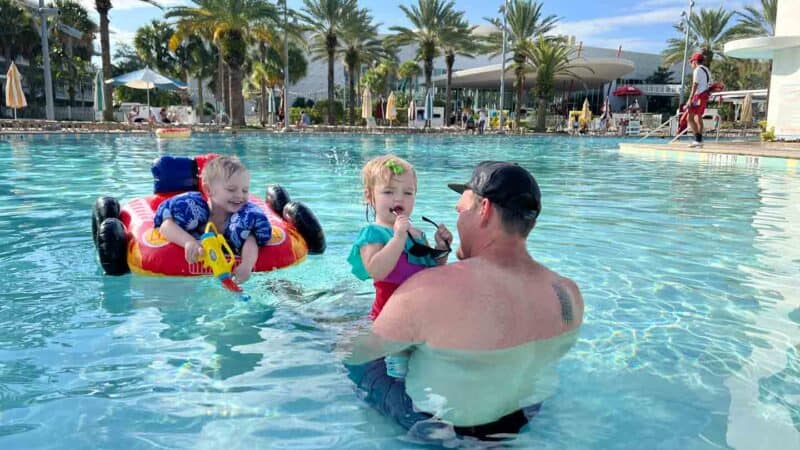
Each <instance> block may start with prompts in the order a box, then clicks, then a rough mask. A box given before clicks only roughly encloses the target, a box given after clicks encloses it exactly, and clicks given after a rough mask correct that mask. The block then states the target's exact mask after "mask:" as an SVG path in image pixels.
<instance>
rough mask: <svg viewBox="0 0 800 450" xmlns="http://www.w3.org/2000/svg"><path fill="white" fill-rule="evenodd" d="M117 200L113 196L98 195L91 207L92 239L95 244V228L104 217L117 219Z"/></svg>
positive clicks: (118, 208) (98, 227) (96, 228)
mask: <svg viewBox="0 0 800 450" xmlns="http://www.w3.org/2000/svg"><path fill="white" fill-rule="evenodd" d="M119 211H120V207H119V202H118V201H116V200H115V199H114V197H99V198H98V199H97V201H95V202H94V206H93V207H92V239H93V240H94V245H95V247H96V246H97V230H99V229H100V224H101V223H103V221H104V220H106V219H119Z"/></svg>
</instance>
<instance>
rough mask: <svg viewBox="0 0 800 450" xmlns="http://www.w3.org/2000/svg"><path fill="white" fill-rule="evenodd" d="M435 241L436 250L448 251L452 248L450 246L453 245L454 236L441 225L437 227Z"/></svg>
mask: <svg viewBox="0 0 800 450" xmlns="http://www.w3.org/2000/svg"><path fill="white" fill-rule="evenodd" d="M433 237H434V239H436V248H438V249H442V250H443V249H446V248H450V244H452V243H453V234H452V233H450V230H448V229H447V227H446V226H445V225H444V224H439V226H438V227H436V234H434V235H433Z"/></svg>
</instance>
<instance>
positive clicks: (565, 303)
mask: <svg viewBox="0 0 800 450" xmlns="http://www.w3.org/2000/svg"><path fill="white" fill-rule="evenodd" d="M553 289H554V290H555V291H556V296H557V297H558V302H559V303H560V304H561V320H562V321H563V322H564V323H567V324H568V323H571V322H572V321H573V319H574V317H573V314H572V295H570V293H569V291H568V290H567V289H566V288H565V287H564V286H562V285H561V284H559V283H553Z"/></svg>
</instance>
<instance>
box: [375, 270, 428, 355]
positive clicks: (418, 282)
mask: <svg viewBox="0 0 800 450" xmlns="http://www.w3.org/2000/svg"><path fill="white" fill-rule="evenodd" d="M433 270H438V268H432V269H427V270H425V271H423V272H420V273H418V274H416V275H414V276H413V277H411V278H409V279H408V280H406V282H405V283H403V284H401V285H400V287H399V288H397V290H396V291H395V292H394V294H392V296H391V297H390V298H389V301H388V302H387V303H386V306H384V307H383V310H382V311H381V314H380V315H379V316H378V318H377V319H375V322H373V324H372V332H373V333H375V334H377V335H378V336H380V337H382V338H385V339H391V340H394V341H403V342H409V343H411V342H421V341H423V340H424V339H423V336H422V325H423V320H424V318H425V317H426V312H425V311H424V306H425V304H426V302H429V301H430V299H431V298H433V296H432V292H431V289H432V288H433V287H434V286H432V285H430V282H429V281H428V280H430V279H431V278H430V277H429V276H427V275H429V274H428V273H425V272H430V271H433Z"/></svg>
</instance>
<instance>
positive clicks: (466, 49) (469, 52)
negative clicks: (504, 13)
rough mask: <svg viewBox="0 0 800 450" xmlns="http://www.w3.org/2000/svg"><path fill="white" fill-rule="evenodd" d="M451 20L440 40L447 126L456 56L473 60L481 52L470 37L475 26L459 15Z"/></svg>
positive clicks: (478, 43)
mask: <svg viewBox="0 0 800 450" xmlns="http://www.w3.org/2000/svg"><path fill="white" fill-rule="evenodd" d="M451 20H453V22H452V23H450V24H449V25H450V26H448V27H447V28H446V30H445V32H444V39H442V50H443V51H444V64H445V67H446V68H447V82H446V84H445V98H446V100H445V103H444V119H445V123H447V124H449V123H450V122H449V120H450V108H451V107H452V99H453V97H452V92H451V89H450V85H451V84H452V82H453V64H454V63H455V61H456V55H460V56H465V57H467V58H474V57H475V53H477V52H479V51H482V50H483V48H482V45H481V43H480V41H479V40H478V39H477V38H476V37H475V36H473V35H472V32H473V31H475V29H476V28H478V27H477V25H475V26H470V24H469V22H467V21H466V20H464V19H463V15H462V14H461V13H459V14H454V15H453V16H452V17H451Z"/></svg>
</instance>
